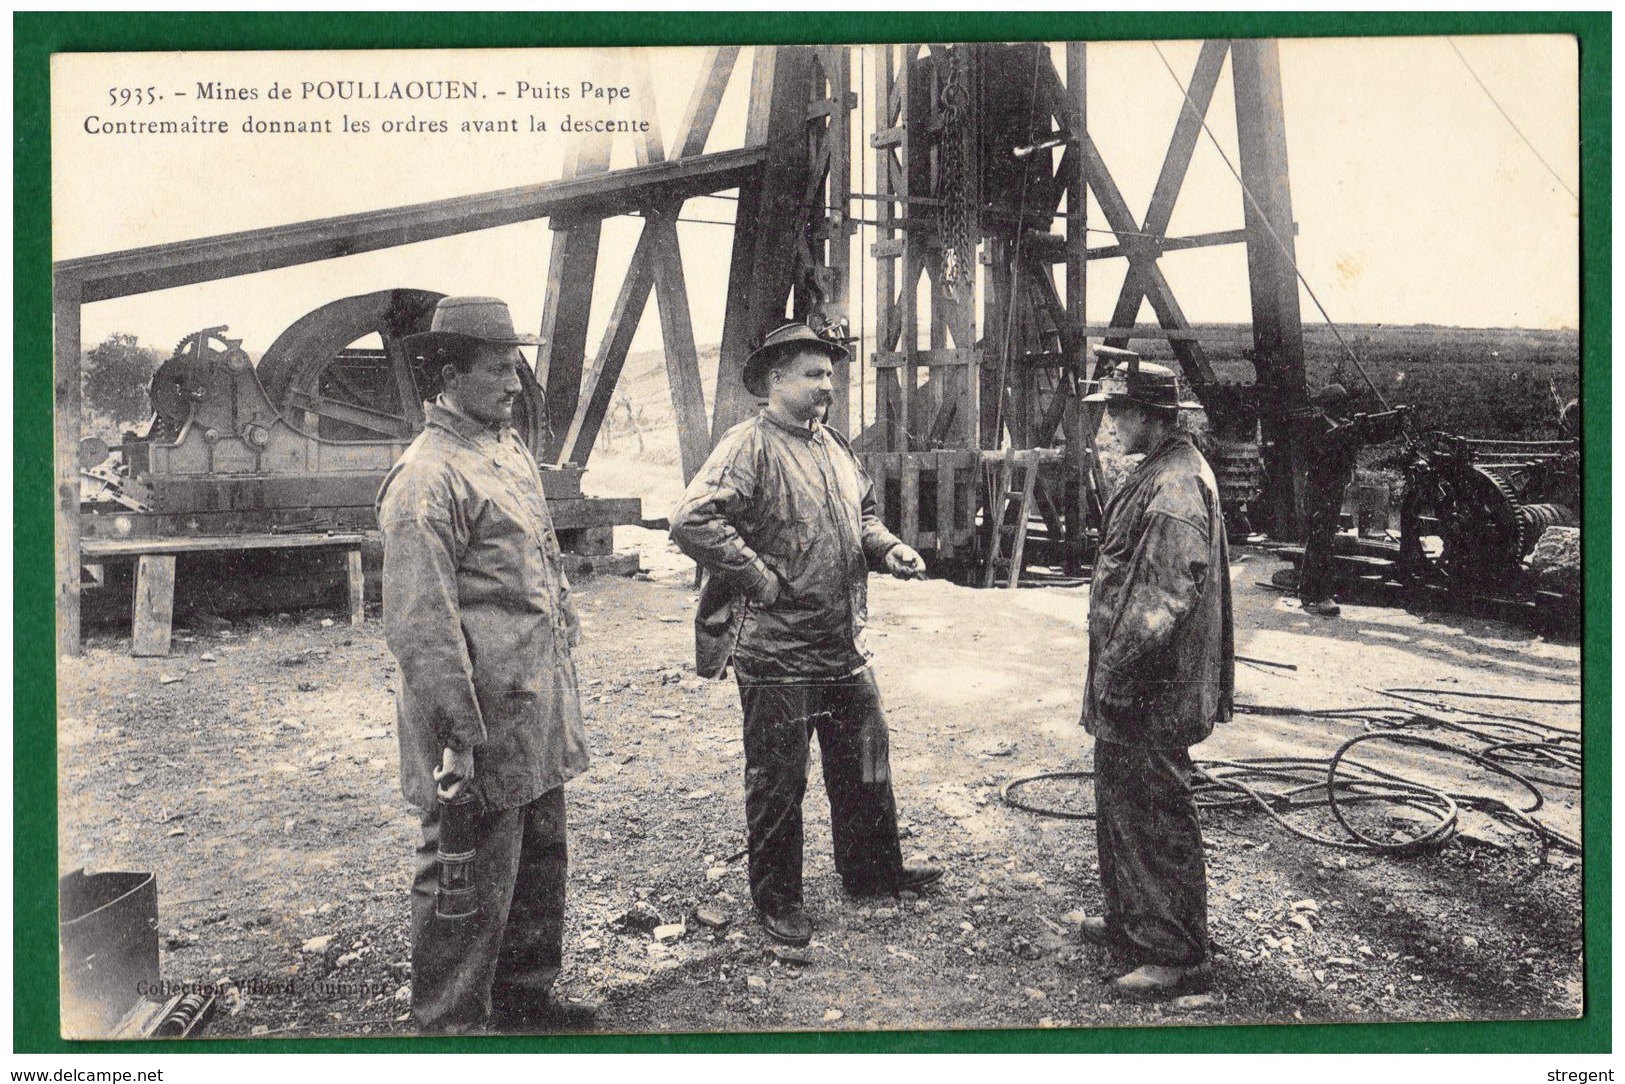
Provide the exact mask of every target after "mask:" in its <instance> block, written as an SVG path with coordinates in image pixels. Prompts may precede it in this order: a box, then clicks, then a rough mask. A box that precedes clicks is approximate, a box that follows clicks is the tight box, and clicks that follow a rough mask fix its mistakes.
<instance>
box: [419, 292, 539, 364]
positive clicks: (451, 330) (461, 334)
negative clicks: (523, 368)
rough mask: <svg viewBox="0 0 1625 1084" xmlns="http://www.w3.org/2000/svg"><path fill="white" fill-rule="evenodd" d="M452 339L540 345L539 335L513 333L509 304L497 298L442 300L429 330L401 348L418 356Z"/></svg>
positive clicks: (452, 298) (435, 308) (509, 344)
mask: <svg viewBox="0 0 1625 1084" xmlns="http://www.w3.org/2000/svg"><path fill="white" fill-rule="evenodd" d="M455 339H466V340H472V341H474V342H482V343H494V344H496V345H498V346H540V345H541V342H542V340H541V339H540V338H539V337H538V336H535V335H522V334H520V333H518V332H516V331H514V329H513V316H512V314H511V313H509V312H508V304H507V302H505V301H502V300H500V299H499V298H495V297H443V298H441V299H440V301H439V303H437V304H436V305H435V307H434V316H433V318H432V319H431V320H430V323H429V330H428V331H425V332H422V333H421V334H418V335H409V336H407V337H405V338H404V339H403V340H402V345H403V346H405V348H406V349H407V350H408V351H411V352H413V353H420V352H427V351H428V350H430V349H432V348H433V347H435V346H437V345H442V344H445V343H447V342H448V341H450V340H455Z"/></svg>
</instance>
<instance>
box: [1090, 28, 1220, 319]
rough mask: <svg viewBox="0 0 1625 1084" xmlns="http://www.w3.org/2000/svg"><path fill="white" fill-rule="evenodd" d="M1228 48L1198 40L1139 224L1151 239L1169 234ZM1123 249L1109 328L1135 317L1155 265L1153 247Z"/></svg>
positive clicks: (1215, 42)
mask: <svg viewBox="0 0 1625 1084" xmlns="http://www.w3.org/2000/svg"><path fill="white" fill-rule="evenodd" d="M1228 49H1229V43H1228V42H1224V41H1204V42H1203V43H1202V52H1201V54H1200V55H1199V56H1198V57H1197V59H1196V71H1195V72H1194V73H1193V74H1192V75H1191V81H1190V89H1189V95H1190V98H1189V100H1188V101H1186V102H1185V103H1184V105H1183V106H1181V108H1180V111H1179V119H1178V120H1177V121H1176V122H1175V123H1174V134H1173V137H1172V138H1171V139H1170V140H1169V141H1168V153H1167V155H1166V156H1164V158H1163V160H1162V170H1161V172H1160V173H1158V174H1157V186H1156V188H1155V189H1153V190H1152V193H1151V203H1150V205H1149V206H1148V207H1147V208H1146V212H1145V219H1144V221H1143V222H1142V223H1141V226H1140V232H1141V233H1144V234H1148V235H1150V236H1151V237H1152V238H1158V237H1162V236H1164V235H1166V234H1167V232H1168V223H1169V221H1170V220H1172V218H1173V214H1174V203H1175V202H1176V201H1177V200H1178V199H1179V191H1180V189H1181V188H1183V187H1184V184H1185V174H1186V173H1187V172H1189V170H1190V164H1191V155H1192V154H1194V153H1195V152H1196V141H1197V139H1198V137H1199V136H1201V134H1202V122H1203V121H1204V119H1205V118H1206V117H1207V109H1208V105H1209V103H1211V102H1212V100H1213V90H1214V88H1215V87H1216V86H1217V85H1218V83H1219V73H1220V72H1221V71H1222V70H1223V68H1224V55H1225V53H1226V51H1227V50H1228ZM1128 251H1129V252H1130V253H1131V255H1130V257H1129V270H1128V277H1127V278H1126V279H1125V280H1124V282H1123V291H1122V293H1121V294H1119V295H1118V297H1117V307H1116V308H1115V309H1114V310H1113V311H1112V319H1111V325H1110V326H1112V327H1132V326H1133V325H1134V320H1135V317H1136V316H1138V314H1139V312H1140V302H1141V300H1142V299H1144V297H1145V284H1146V278H1147V276H1146V269H1147V267H1148V266H1152V267H1154V266H1155V264H1156V259H1157V255H1156V250H1155V249H1151V250H1150V251H1148V252H1146V254H1145V255H1143V256H1140V257H1138V258H1136V257H1135V256H1134V255H1132V253H1134V252H1135V251H1136V249H1134V248H1129V250H1128ZM1141 251H1144V250H1143V249H1142V250H1141ZM1106 345H1108V346H1116V347H1118V348H1122V347H1126V346H1127V345H1128V340H1127V339H1109V340H1107V343H1106Z"/></svg>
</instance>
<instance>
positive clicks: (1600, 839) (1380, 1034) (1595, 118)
mask: <svg viewBox="0 0 1625 1084" xmlns="http://www.w3.org/2000/svg"><path fill="white" fill-rule="evenodd" d="M13 28H14V32H15V36H14V42H13V50H14V59H15V70H14V79H15V86H14V92H15V97H14V110H15V121H16V149H15V158H14V167H15V189H14V201H15V222H16V224H15V234H14V237H15V248H14V251H13V261H14V266H15V271H16V278H15V286H14V294H13V315H14V318H15V356H16V358H17V359H31V361H30V363H28V364H19V365H18V366H17V376H16V385H15V394H16V399H15V404H14V413H15V417H14V424H15V431H16V432H15V445H14V449H15V454H16V459H15V465H14V470H15V476H14V483H15V486H16V490H15V497H14V517H15V523H16V538H17V539H18V541H17V543H16V548H15V551H14V558H15V571H14V581H13V585H14V588H15V591H16V603H15V611H14V622H13V631H14V635H15V643H16V647H15V664H16V684H15V691H14V694H13V696H14V708H15V723H14V727H13V742H14V757H13V766H14V767H13V771H14V776H13V779H14V786H15V791H14V797H13V808H12V815H13V842H14V845H15V851H14V857H13V870H12V874H13V900H14V908H15V910H14V912H13V929H12V944H13V950H14V953H15V956H14V967H15V970H14V973H13V974H14V978H13V994H14V997H15V1002H14V1006H13V1010H12V1012H13V1026H14V1039H13V1043H14V1049H15V1051H17V1052H28V1053H39V1052H54V1053H62V1052H113V1051H117V1052H136V1051H163V1052H166V1053H180V1052H182V1051H183V1050H190V1051H206V1052H228V1051H230V1052H243V1051H253V1052H279V1053H281V1052H287V1053H293V1052H312V1051H325V1052H339V1051H342V1052H378V1053H383V1052H399V1051H406V1050H413V1051H416V1050H434V1051H499V1050H500V1051H514V1050H547V1051H557V1052H563V1051H604V1052H609V1051H617V1052H702V1051H705V1052H742V1051H759V1050H771V1051H775V1052H785V1053H789V1052H835V1051H840V1052H856V1051H895V1052H902V1051H908V1052H927V1051H931V1052H979V1053H982V1052H1026V1051H1033V1052H1039V1051H1042V1052H1083V1051H1117V1052H1243V1051H1245V1052H1252V1053H1267V1052H1285V1051H1291V1052H1322V1051H1324V1052H1372V1053H1375V1052H1385V1053H1395V1052H1436V1051H1451V1052H1503V1051H1505V1052H1512V1051H1518V1052H1608V1051H1611V1050H1612V1038H1613V1027H1612V1001H1611V969H1612V941H1611V931H1610V911H1611V908H1612V873H1613V862H1612V857H1611V854H1610V850H1611V843H1612V825H1611V822H1610V803H1609V798H1610V795H1611V791H1612V774H1611V773H1612V768H1611V756H1612V749H1611V746H1612V742H1611V736H1610V719H1611V710H1610V708H1611V689H1610V685H1609V674H1610V654H1611V653H1610V648H1609V639H1608V638H1609V630H1608V617H1609V613H1610V608H1611V607H1610V599H1611V596H1610V583H1609V568H1610V541H1611V533H1610V516H1609V511H1610V500H1609V492H1608V479H1609V474H1610V471H1609V468H1610V465H1611V464H1610V444H1609V441H1610V436H1609V434H1610V428H1611V419H1610V417H1609V410H1608V406H1609V405H1610V404H1611V398H1610V388H1611V378H1610V366H1609V358H1610V353H1611V351H1610V347H1611V344H1612V324H1611V320H1610V305H1609V298H1610V291H1611V282H1612V271H1611V267H1610V254H1611V252H1610V237H1611V231H1612V212H1611V208H1610V206H1609V193H1610V190H1611V169H1610V160H1611V148H1612V119H1611V117H1612V114H1611V85H1612V84H1611V81H1610V76H1609V72H1610V69H1611V64H1612V50H1613V37H1612V15H1611V14H1610V13H1606V12H1603V13H1583V14H1581V13H1555V14H1531V13H1509V14H1485V13H1444V14H1440V13H1433V14H1416V13H1395V14H1388V13H1384V14H1360V15H1344V14H1318V13H1317V14H1290V13H1283V14H1275V13H1201V14H1178V15H1173V14H1164V13H1131V14H1077V13H1068V14H1039V13H1006V12H1000V13H985V12H984V13H957V14H930V15H903V14H896V13H887V14H864V13H855V12H843V13H842V14H841V17H840V18H839V19H835V20H831V19H829V18H828V17H827V16H825V15H819V14H805V15H803V14H726V15H719V14H716V13H693V12H685V13H679V14H665V15H661V14H623V13H618V14H615V15H613V17H605V15H604V14H583V13H572V14H541V15H538V14H500V15H498V14H422V13H411V14H397V13H388V14H382V13H364V14H292V13H276V14H271V13H252V14H243V15H231V14H218V13H208V14H163V15H157V14H101V13H98V14H73V15H63V14H54V13H50V14H47V13H21V14H15V15H14V16H13ZM1445 33H1449V34H1490V33H1497V34H1498V33H1563V34H1574V35H1576V36H1577V37H1578V38H1579V41H1580V88H1581V114H1580V117H1581V143H1582V153H1581V163H1580V164H1581V184H1582V192H1583V193H1584V194H1585V197H1586V198H1585V199H1584V200H1583V202H1582V211H1583V214H1582V228H1583V237H1582V271H1583V277H1582V290H1581V307H1582V326H1583V334H1582V337H1581V344H1582V358H1583V363H1582V385H1583V387H1584V395H1585V396H1586V398H1587V399H1588V401H1589V403H1590V404H1592V405H1591V406H1590V407H1589V408H1588V409H1587V410H1586V412H1585V442H1586V448H1587V452H1586V455H1587V458H1586V508H1585V530H1586V539H1587V546H1586V556H1587V561H1586V569H1585V588H1586V592H1587V613H1588V615H1595V617H1593V618H1591V619H1589V620H1588V621H1587V623H1586V630H1585V638H1584V681H1585V686H1584V688H1585V694H1584V695H1585V721H1586V722H1585V750H1586V764H1585V767H1586V788H1585V799H1584V815H1585V826H1586V836H1585V839H1586V854H1585V866H1584V869H1585V894H1586V909H1585V917H1586V922H1585V929H1586V946H1587V952H1586V958H1585V981H1586V1014H1585V1016H1584V1017H1582V1018H1581V1019H1579V1020H1573V1021H1537V1022H1529V1023H1459V1024H1400V1025H1360V1024H1345V1025H1315V1026H1303V1027H1284V1026H1278V1025H1277V1026H1249V1027H1230V1028H1155V1029H1152V1028H1136V1029H1116V1030H1113V1029H1101V1030H1056V1031H1014V1030H1011V1031H981V1032H885V1033H878V1034H844V1033H843V1034H786V1035H766V1036H764V1035H673V1036H664V1035H660V1036H656V1035H650V1036H636V1037H622V1036H604V1037H594V1038H590V1039H550V1040H549V1039H530V1040H526V1039H480V1040H451V1039H440V1040H433V1039H358V1040H298V1039H290V1040H263V1039H262V1040H232V1041H220V1042H209V1043H203V1044H198V1045H196V1046H192V1047H181V1046H177V1045H170V1044H158V1043H134V1044H114V1043H67V1042H64V1041H62V1040H61V1039H60V1038H59V1037H58V1036H57V1023H56V1022H57V1009H58V1003H57V990H56V981H55V976H56V973H57V963H56V954H55V953H53V952H51V948H52V945H53V943H54V942H55V940H56V937H55V931H56V924H55V901H56V886H55V878H54V876H53V874H52V870H54V869H55V866H56V862H55V854H56V802H55V776H56V744H55V734H56V727H55V695H54V694H55V667H54V660H53V658H52V650H53V645H54V640H53V638H52V636H51V635H50V633H49V632H48V630H49V629H51V628H52V622H53V621H54V598H55V586H54V582H53V580H54V559H53V556H52V546H51V538H52V532H53V529H54V525H53V519H52V503H51V493H52V466H51V439H52V437H51V433H52V430H51V424H50V419H51V408H52V385H51V377H50V372H51V370H50V366H49V364H47V362H48V359H49V358H50V357H51V349H52V342H51V319H50V314H51V304H50V296H51V293H50V291H51V280H50V251H51V245H50V226H49V222H50V216H49V215H48V214H46V213H43V211H44V209H45V208H48V207H49V206H50V125H49V92H50V74H49V57H50V54H51V53H53V52H86V51H102V52H113V51H132V50H218V49H225V48H239V49H339V48H345V49H371V48H392V49H393V48H415V47H436V48H478V47H496V46H608V45H702V44H714V43H718V42H719V41H726V42H730V43H738V44H752V43H758V42H781V43H811V42H873V41H905V40H908V41H920V40H932V41H977V40H1020V39H1031V40H1048V41H1058V40H1066V39H1082V40H1091V41H1101V40H1111V39H1140V38H1173V37H1178V38H1204V37H1263V36H1268V37H1304V36H1350V35H1371V34H1382V35H1395V34H1445ZM724 35H725V36H724ZM1395 165H1396V169H1395V175H1396V183H1403V168H1402V167H1401V166H1400V165H1399V164H1398V163H1396V164H1395ZM1517 258H1518V257H1517V253H1515V252H1509V253H1508V254H1507V259H1509V260H1516V259H1517ZM1598 532H1600V533H1598ZM40 780H50V781H51V786H50V787H49V788H42V787H40V786H39V785H38V781H40Z"/></svg>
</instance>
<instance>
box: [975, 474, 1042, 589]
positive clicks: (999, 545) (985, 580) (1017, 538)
mask: <svg viewBox="0 0 1625 1084" xmlns="http://www.w3.org/2000/svg"><path fill="white" fill-rule="evenodd" d="M1038 463H1039V456H1038V455H1037V454H1036V453H1034V452H1031V451H1010V452H1006V453H1005V454H1004V455H1002V456H1000V457H999V459H998V468H999V469H998V474H997V476H996V480H995V481H994V484H993V487H992V500H990V501H989V502H988V521H989V522H988V526H989V532H988V534H989V539H990V540H989V543H988V548H987V570H986V571H985V572H984V573H983V575H982V586H983V587H992V586H993V581H994V580H995V579H997V578H998V574H999V566H1000V565H1001V564H1008V566H1009V569H1010V571H1009V575H1008V577H1007V578H1006V580H1005V587H1006V588H1012V587H1015V586H1016V584H1017V583H1019V582H1020V580H1021V559H1022V554H1023V552H1024V551H1025V550H1026V548H1027V521H1028V520H1029V519H1030V518H1031V516H1032V511H1033V487H1034V486H1035V485H1037V483H1038ZM1018 468H1019V469H1020V471H1021V488H1020V491H1019V492H1020V494H1021V497H1020V502H1019V506H1018V507H1017V512H1016V521H1015V523H1008V522H1007V520H1009V518H1010V509H1011V506H1012V504H1014V503H1015V500H1016V494H1017V489H1016V487H1015V472H1016V470H1017V469H1018ZM1006 536H1010V538H1011V541H1010V555H1009V559H1008V561H1006V559H1005V558H1003V557H1001V556H1000V552H1001V551H1002V550H1003V544H1004V540H1005V537H1006Z"/></svg>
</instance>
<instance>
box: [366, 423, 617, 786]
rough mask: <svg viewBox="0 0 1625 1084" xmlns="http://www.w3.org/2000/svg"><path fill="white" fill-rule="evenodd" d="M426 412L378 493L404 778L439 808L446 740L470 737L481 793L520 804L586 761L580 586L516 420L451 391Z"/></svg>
mask: <svg viewBox="0 0 1625 1084" xmlns="http://www.w3.org/2000/svg"><path fill="white" fill-rule="evenodd" d="M427 421H428V424H427V426H426V427H425V429H424V430H423V432H422V433H420V434H419V435H418V437H417V439H416V440H414V441H413V442H412V445H411V446H410V447H409V448H407V450H406V453H405V454H404V455H402V456H401V458H400V459H399V460H398V461H397V462H396V463H395V466H394V468H393V469H391V470H390V472H389V474H388V476H387V477H386V478H385V479H384V484H383V487H382V488H381V489H380V490H379V493H378V523H379V526H380V527H381V528H382V530H383V534H384V637H385V639H386V640H387V641H388V643H389V647H390V650H391V651H393V652H394V654H395V658H396V660H397V662H398V663H399V665H400V675H399V683H398V684H399V692H398V708H399V715H400V747H401V790H402V792H403V793H404V794H405V796H406V799H407V800H408V801H410V802H411V803H412V804H413V805H416V806H418V807H419V808H422V809H429V808H431V807H432V806H433V805H434V801H435V784H434V780H433V776H432V771H433V769H434V768H435V767H436V766H437V765H439V763H440V760H441V750H442V749H444V748H451V749H454V750H458V751H462V750H467V749H472V750H473V751H474V780H473V783H472V786H471V789H472V792H473V793H474V795H475V797H477V798H478V799H480V800H481V801H483V802H484V804H485V806H486V807H487V808H488V809H512V808H517V807H519V806H522V805H525V804H527V803H529V802H531V801H533V800H534V799H536V798H538V797H540V796H541V795H542V794H544V793H546V792H547V791H549V790H552V789H553V788H555V787H557V786H559V785H560V784H562V783H563V782H564V781H565V780H567V779H570V778H572V777H574V776H576V775H579V774H580V773H581V772H582V771H584V770H585V769H586V767H587V745H586V741H585V739H584V737H583V734H582V724H581V704H580V698H579V694H578V692H577V686H576V672H575V663H574V661H573V660H572V658H571V655H570V649H571V648H572V647H573V646H574V644H575V642H576V640H577V639H578V627H579V626H578V624H577V621H576V617H575V612H574V610H573V609H572V608H571V605H570V584H569V581H568V580H567V579H566V578H565V575H564V570H563V568H562V567H561V562H560V557H559V544H558V539H557V536H556V535H555V534H554V532H553V522H552V518H551V517H550V515H549V514H548V510H547V503H546V500H545V499H544V497H543V495H542V481H541V476H540V474H539V473H538V471H537V469H536V463H535V461H534V460H533V459H532V458H531V456H530V453H529V452H528V451H527V450H526V449H525V447H524V445H523V444H521V443H520V441H519V439H518V438H517V437H516V436H515V435H514V433H513V431H512V430H511V429H506V428H504V429H501V430H493V429H490V428H488V427H485V426H482V425H480V424H479V423H477V422H474V421H472V420H471V419H468V418H466V417H464V416H462V415H461V414H458V413H455V412H453V411H451V410H449V409H447V408H446V407H445V406H444V405H442V404H441V403H434V404H431V405H430V407H429V411H428V418H427Z"/></svg>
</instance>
